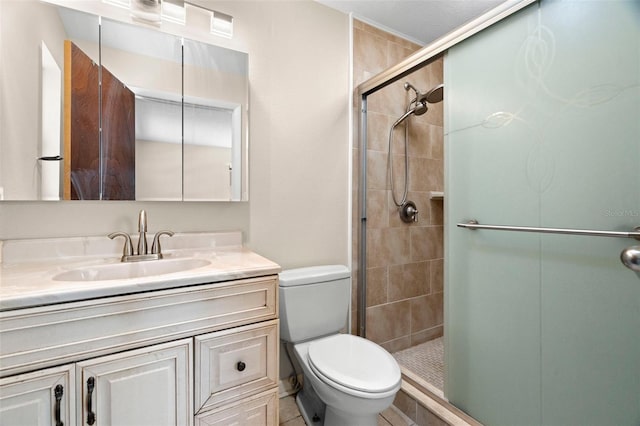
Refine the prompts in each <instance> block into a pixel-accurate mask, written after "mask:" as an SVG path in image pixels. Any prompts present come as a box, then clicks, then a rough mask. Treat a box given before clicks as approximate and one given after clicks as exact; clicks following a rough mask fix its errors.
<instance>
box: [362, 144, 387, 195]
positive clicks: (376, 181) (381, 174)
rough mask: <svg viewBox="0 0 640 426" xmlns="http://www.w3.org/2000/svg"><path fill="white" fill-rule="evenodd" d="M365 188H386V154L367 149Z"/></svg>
mask: <svg viewBox="0 0 640 426" xmlns="http://www.w3.org/2000/svg"><path fill="white" fill-rule="evenodd" d="M367 188H368V189H387V154H386V153H384V152H378V151H367Z"/></svg>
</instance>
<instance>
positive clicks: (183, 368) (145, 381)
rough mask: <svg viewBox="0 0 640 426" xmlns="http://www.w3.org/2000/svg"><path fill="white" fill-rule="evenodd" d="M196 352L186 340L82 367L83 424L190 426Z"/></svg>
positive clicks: (79, 387) (79, 376)
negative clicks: (194, 352) (193, 361)
mask: <svg viewBox="0 0 640 426" xmlns="http://www.w3.org/2000/svg"><path fill="white" fill-rule="evenodd" d="M192 348H193V339H182V340H178V341H175V342H170V343H166V344H162V345H155V346H153V347H152V348H143V349H139V350H134V351H127V352H123V353H119V354H115V355H109V356H106V357H100V358H95V359H91V360H88V361H82V362H79V363H77V364H76V375H77V387H76V389H77V391H78V396H81V398H80V400H81V401H82V404H81V405H80V407H81V409H79V410H78V412H79V413H81V414H79V419H80V420H81V421H79V422H78V424H84V425H90V426H91V425H136V426H143V425H148V426H188V425H190V424H191V418H192V416H193V411H192V409H191V406H192V403H193V398H192V395H193V392H192V391H191V389H193V374H192V371H193V368H192V362H191V360H192V358H193V350H192ZM80 407H79V408H80Z"/></svg>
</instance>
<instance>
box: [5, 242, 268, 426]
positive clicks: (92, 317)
mask: <svg viewBox="0 0 640 426" xmlns="http://www.w3.org/2000/svg"><path fill="white" fill-rule="evenodd" d="M164 244H165V248H164V253H165V259H163V260H158V261H151V262H140V265H139V267H138V266H136V265H133V264H125V263H120V262H119V260H120V258H119V255H118V252H119V251H120V245H119V244H118V243H116V242H113V241H110V240H108V239H107V238H106V237H103V238H72V239H55V240H39V241H35V240H34V241H29V240H22V241H4V242H3V247H2V255H3V259H2V270H1V275H0V424H2V425H18V424H29V425H52V424H53V425H57V426H61V425H110V424H128V425H136V426H138V425H153V426H160V425H167V426H169V425H218V424H220V425H222V424H232V423H233V424H252V425H253V424H264V425H277V424H278V390H277V387H278V355H279V354H278V351H279V333H278V291H277V289H278V275H277V273H278V272H279V271H280V268H279V266H278V265H276V264H275V263H273V262H270V261H268V260H267V259H265V258H263V257H261V256H258V255H256V254H255V253H252V252H251V251H248V250H246V249H245V248H243V247H242V245H241V236H240V234H239V233H225V234H176V235H175V236H174V237H173V238H171V239H170V240H167V242H166V243H164ZM107 254H108V255H107ZM162 262H165V263H162ZM172 262H173V265H174V266H169V267H167V266H166V265H172ZM143 264H145V265H143ZM154 264H158V265H160V266H158V267H156V266H153V265H154ZM163 268H164V269H163ZM167 268H168V269H167ZM180 269H184V270H180ZM96 271H97V272H96ZM123 271H124V272H123ZM167 271H168V272H167Z"/></svg>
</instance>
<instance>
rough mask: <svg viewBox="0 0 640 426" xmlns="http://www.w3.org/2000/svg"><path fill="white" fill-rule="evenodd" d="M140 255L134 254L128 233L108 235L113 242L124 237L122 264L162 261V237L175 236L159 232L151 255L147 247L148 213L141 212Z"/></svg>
mask: <svg viewBox="0 0 640 426" xmlns="http://www.w3.org/2000/svg"><path fill="white" fill-rule="evenodd" d="M138 234H139V235H138V253H137V254H134V253H133V243H132V242H131V237H130V236H129V234H127V233H126V232H112V233H111V234H109V235H107V236H108V237H109V238H111V239H112V240H113V239H114V238H116V237H124V248H123V249H122V258H121V259H120V260H121V261H122V262H140V261H143V260H159V259H162V257H163V256H162V248H161V247H160V237H161V236H162V235H168V236H170V237H172V236H173V231H166V230H165V231H158V232H156V235H155V236H154V237H153V244H152V246H151V253H149V252H148V246H147V212H146V211H144V210H140V214H139V215H138Z"/></svg>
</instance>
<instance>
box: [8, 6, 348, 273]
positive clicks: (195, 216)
mask: <svg viewBox="0 0 640 426" xmlns="http://www.w3.org/2000/svg"><path fill="white" fill-rule="evenodd" d="M198 3H203V4H205V5H207V6H208V7H210V8H212V9H216V10H219V11H222V12H225V13H228V14H231V15H232V16H234V18H235V19H234V25H235V28H234V31H235V36H234V40H232V41H230V42H226V44H227V45H230V46H231V47H234V46H235V47H244V48H245V49H246V50H247V51H248V53H249V79H250V108H251V109H250V142H249V145H250V153H249V161H250V172H249V179H250V181H249V191H250V195H249V197H250V201H249V202H246V203H244V202H243V203H204V202H203V203H169V202H167V203H162V202H119V201H112V202H88V201H77V202H73V201H67V202H2V203H0V239H9V238H32V237H53V236H71V235H101V234H106V233H108V232H112V231H114V230H122V231H128V232H134V231H135V226H136V225H135V224H136V215H137V212H138V210H139V209H141V208H145V209H147V211H148V214H149V228H150V230H151V231H153V230H154V229H160V228H163V229H164V228H167V229H172V230H174V231H216V230H229V229H240V230H242V231H243V233H244V238H245V241H246V243H247V244H248V245H249V246H250V247H251V248H252V249H254V250H255V251H257V252H258V253H260V254H262V255H264V256H266V257H268V258H270V259H272V260H274V261H276V262H278V263H280V264H281V265H282V266H283V267H285V268H289V267H297V266H303V265H311V264H317V263H342V264H347V263H348V261H349V259H348V252H349V247H348V244H349V240H348V222H349V220H348V208H349V191H348V188H349V179H350V178H349V174H348V173H349V167H348V165H349V124H348V116H349V22H348V17H347V16H346V15H344V14H342V13H340V12H337V11H335V10H332V9H329V8H327V7H324V6H322V5H320V4H318V3H315V2H312V1H307V0H305V1H299V0H292V1H242V2H237V1H229V2H213V1H199V2H198ZM78 4H87V3H83V2H78ZM91 4H96V5H99V7H104V5H102V4H100V3H98V2H94V3H91ZM96 7H98V6H96Z"/></svg>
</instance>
